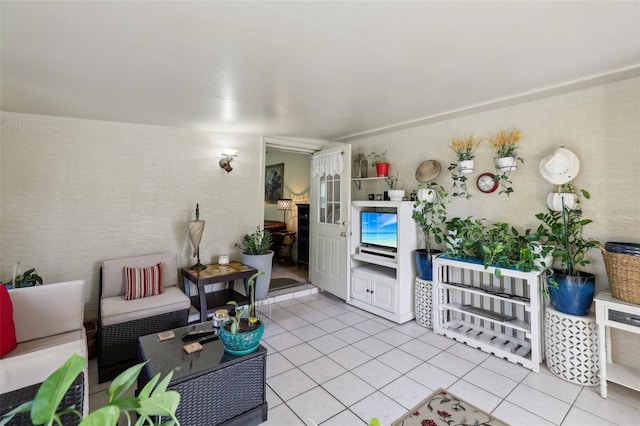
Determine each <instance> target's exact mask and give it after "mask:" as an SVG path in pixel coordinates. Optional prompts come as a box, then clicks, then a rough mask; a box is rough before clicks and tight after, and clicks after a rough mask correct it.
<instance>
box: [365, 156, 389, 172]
mask: <svg viewBox="0 0 640 426" xmlns="http://www.w3.org/2000/svg"><path fill="white" fill-rule="evenodd" d="M367 157H371V166H372V167H375V168H376V173H377V174H378V177H385V176H388V175H389V163H388V162H387V151H386V150H385V151H384V152H372V153H370V154H368V155H367Z"/></svg>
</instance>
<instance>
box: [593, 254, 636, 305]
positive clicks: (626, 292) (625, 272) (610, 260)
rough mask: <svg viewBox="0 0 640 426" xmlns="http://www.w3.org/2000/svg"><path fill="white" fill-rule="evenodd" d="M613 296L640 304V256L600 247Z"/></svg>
mask: <svg viewBox="0 0 640 426" xmlns="http://www.w3.org/2000/svg"><path fill="white" fill-rule="evenodd" d="M600 250H601V251H602V257H604V266H605V268H606V269H607V277H608V278H609V288H610V290H611V294H612V295H613V297H616V298H618V299H621V300H624V301H626V302H631V303H636V304H640V256H632V255H629V254H619V253H612V252H610V251H607V250H606V249H605V248H604V247H600Z"/></svg>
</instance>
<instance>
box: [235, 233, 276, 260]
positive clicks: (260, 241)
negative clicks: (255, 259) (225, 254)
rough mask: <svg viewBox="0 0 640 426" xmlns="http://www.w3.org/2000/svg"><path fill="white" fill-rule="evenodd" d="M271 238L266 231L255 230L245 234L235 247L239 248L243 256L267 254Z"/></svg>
mask: <svg viewBox="0 0 640 426" xmlns="http://www.w3.org/2000/svg"><path fill="white" fill-rule="evenodd" d="M272 242H273V236H272V235H271V232H270V231H269V230H268V229H260V228H259V227H257V228H256V230H255V232H253V233H251V234H245V235H244V237H242V242H240V243H236V247H240V250H242V253H244V254H251V255H256V254H267V253H269V250H271V243H272Z"/></svg>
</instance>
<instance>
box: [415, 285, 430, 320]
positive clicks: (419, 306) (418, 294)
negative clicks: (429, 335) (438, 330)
mask: <svg viewBox="0 0 640 426" xmlns="http://www.w3.org/2000/svg"><path fill="white" fill-rule="evenodd" d="M432 290H433V282H431V281H427V280H423V279H422V278H420V277H416V285H415V298H416V300H415V302H416V303H415V309H416V322H417V323H418V324H420V325H421V326H423V327H428V328H433V317H432V306H433V296H432Z"/></svg>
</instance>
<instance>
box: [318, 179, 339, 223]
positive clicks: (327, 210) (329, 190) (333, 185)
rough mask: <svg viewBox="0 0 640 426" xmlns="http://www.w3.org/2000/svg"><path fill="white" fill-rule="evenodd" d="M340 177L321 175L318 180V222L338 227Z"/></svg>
mask: <svg viewBox="0 0 640 426" xmlns="http://www.w3.org/2000/svg"><path fill="white" fill-rule="evenodd" d="M340 180H341V179H340V175H339V174H337V175H331V176H325V175H323V176H322V177H321V178H320V194H319V202H320V203H319V204H320V205H319V215H318V218H319V221H320V222H322V223H327V224H336V225H339V224H340V221H341V219H342V218H341V213H340Z"/></svg>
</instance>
